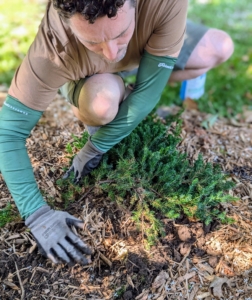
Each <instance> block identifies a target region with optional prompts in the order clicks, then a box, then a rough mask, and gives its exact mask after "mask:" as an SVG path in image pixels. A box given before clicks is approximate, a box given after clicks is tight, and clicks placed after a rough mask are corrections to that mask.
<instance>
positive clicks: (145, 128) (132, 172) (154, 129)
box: [82, 115, 235, 245]
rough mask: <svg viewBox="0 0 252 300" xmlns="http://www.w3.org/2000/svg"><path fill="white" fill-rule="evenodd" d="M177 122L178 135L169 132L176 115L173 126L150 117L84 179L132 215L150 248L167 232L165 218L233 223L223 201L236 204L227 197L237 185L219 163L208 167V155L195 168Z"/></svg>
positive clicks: (177, 118) (105, 156)
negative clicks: (183, 148) (183, 146)
mask: <svg viewBox="0 0 252 300" xmlns="http://www.w3.org/2000/svg"><path fill="white" fill-rule="evenodd" d="M175 119H176V122H177V126H176V127H175V130H174V131H173V134H167V127H168V125H169V124H170V123H171V122H172V121H174V117H173V119H170V122H168V123H167V124H163V123H162V122H161V121H159V120H158V119H155V120H156V121H155V122H154V121H153V116H149V117H147V118H146V119H145V120H144V121H143V122H142V123H141V124H140V125H139V126H138V127H137V128H136V129H135V130H134V131H133V132H132V133H131V134H130V135H129V136H128V137H127V138H125V139H124V140H123V141H122V142H121V143H119V144H118V145H116V146H115V147H114V148H112V149H111V150H110V151H109V152H108V153H107V154H106V155H104V159H103V161H102V163H101V165H100V166H99V168H97V169H96V170H94V171H93V172H92V176H91V177H89V178H88V177H86V178H85V179H84V184H85V185H87V184H89V185H90V184H95V185H96V187H99V188H100V189H101V190H102V191H103V192H105V193H106V194H107V195H108V197H109V198H110V199H111V200H114V201H116V202H117V203H119V204H120V205H123V206H124V207H127V208H128V209H129V210H130V211H131V212H132V218H133V220H134V221H135V222H136V224H137V226H138V227H139V229H140V230H141V231H142V232H143V234H144V236H145V238H146V241H147V243H148V245H153V244H154V243H155V241H156V239H157V238H158V236H160V235H163V234H164V226H163V223H162V219H164V218H169V219H176V218H178V217H179V216H180V215H181V214H183V215H185V216H187V217H189V218H194V219H199V220H201V221H203V222H204V223H206V224H209V223H210V222H211V221H213V220H216V219H217V220H220V221H222V222H227V221H229V219H228V218H227V216H226V214H225V212H223V211H221V208H220V203H222V202H229V201H234V200H235V199H234V197H231V196H230V195H229V194H228V193H227V191H228V190H229V189H231V188H232V187H233V186H234V184H233V183H232V181H230V180H228V178H227V176H226V175H225V174H223V173H222V171H221V169H220V167H219V166H218V165H212V164H210V163H204V161H203V158H202V156H199V158H198V159H197V160H196V161H195V162H194V163H193V164H190V163H189V160H188V159H187V157H186V154H184V153H180V152H179V151H178V150H177V145H178V144H179V142H180V137H179V134H180V132H181V122H182V121H181V119H180V118H179V115H177V116H176V118H175ZM84 135H86V134H85V133H84ZM82 139H83V140H86V139H87V137H85V138H83V137H82Z"/></svg>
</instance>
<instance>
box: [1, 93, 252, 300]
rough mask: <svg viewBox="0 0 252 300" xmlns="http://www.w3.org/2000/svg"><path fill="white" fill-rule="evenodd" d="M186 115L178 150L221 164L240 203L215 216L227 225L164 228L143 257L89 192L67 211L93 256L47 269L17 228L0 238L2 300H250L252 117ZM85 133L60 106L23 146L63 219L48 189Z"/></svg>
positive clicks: (127, 231) (99, 197)
mask: <svg viewBox="0 0 252 300" xmlns="http://www.w3.org/2000/svg"><path fill="white" fill-rule="evenodd" d="M4 92H5V91H2V92H1V93H2V94H1V95H0V105H1V99H4ZM189 106H190V105H189ZM193 108H194V109H192V107H189V108H188V109H187V110H186V111H185V112H184V113H183V114H182V118H183V130H182V142H181V144H180V145H179V150H181V151H182V152H186V153H187V155H188V158H189V159H190V160H191V161H193V160H195V159H196V158H197V157H198V155H199V153H202V154H203V157H204V160H205V161H209V162H213V163H218V164H220V165H221V167H222V169H223V171H224V172H226V173H227V174H230V176H231V178H232V180H234V182H235V183H236V187H235V188H234V189H233V190H232V191H230V193H231V194H232V195H234V196H236V197H238V198H239V199H240V200H239V201H237V202H234V203H232V204H228V205H227V204H226V205H223V209H225V210H226V211H227V213H228V215H229V216H230V217H233V218H234V219H235V223H234V224H229V225H220V224H217V223H216V224H215V223H213V224H211V225H210V226H204V225H203V224H202V223H200V222H199V221H197V220H188V219H184V218H181V219H179V220H176V222H175V221H172V220H168V219H163V222H164V223H165V226H166V236H165V237H163V238H162V239H161V240H160V241H159V243H158V244H157V245H156V246H155V247H152V248H151V249H150V250H146V248H145V247H144V245H143V241H142V236H141V234H140V233H139V232H138V231H137V229H136V227H135V226H134V223H133V222H132V220H131V218H130V214H129V212H128V211H127V210H125V209H122V208H120V207H118V206H117V205H116V204H115V203H112V202H111V201H109V199H108V198H106V196H104V195H103V194H102V193H101V192H100V191H99V190H98V189H97V188H92V187H82V188H81V192H80V193H79V194H78V195H74V196H73V195H72V196H71V197H75V201H74V202H71V201H70V202H69V204H68V206H67V208H66V210H67V211H68V212H70V213H71V214H73V215H75V216H77V217H80V218H83V220H84V221H85V226H84V228H83V230H81V231H78V234H79V235H80V236H81V237H82V238H83V240H84V241H85V242H86V243H88V244H89V245H90V246H92V248H93V249H94V250H95V251H94V255H93V256H92V263H91V264H90V265H88V266H85V267H83V266H80V265H75V266H74V267H72V268H69V267H67V266H66V265H64V264H61V265H54V264H52V263H51V262H50V261H49V260H47V259H45V258H43V257H42V256H41V255H40V254H39V253H38V252H37V248H36V244H35V242H34V240H33V237H32V235H31V234H30V233H29V230H27V228H26V227H25V226H24V223H23V221H22V220H20V219H19V218H17V219H16V220H15V221H13V222H11V223H10V224H7V225H6V226H5V227H4V228H2V229H0V240H1V243H0V299H3V300H5V299H6V300H7V299H34V300H35V299H50V300H51V299H127V300H130V299H136V300H147V299H157V300H162V299H172V300H173V299H174V300H175V299H176V300H179V299H181V300H182V299H187V300H189V299H190V300H193V299H207V300H211V299H237V300H238V299H239V300H240V299H244V300H245V299H246V300H249V299H250V300H251V299H252V233H251V225H252V214H251V210H252V204H251V200H252V112H249V111H246V113H244V115H242V116H240V118H238V119H236V120H227V119H224V118H223V119H220V118H218V119H216V120H214V119H213V116H211V115H207V114H204V113H200V112H199V111H198V110H197V109H195V107H193ZM178 109H179V108H177V107H170V108H164V109H163V111H167V112H168V113H176V111H178ZM213 120H214V122H213ZM203 125H204V126H205V127H203ZM206 128H207V129H206ZM83 130H84V128H83V126H82V124H81V123H79V122H78V121H77V119H76V118H75V117H74V116H73V113H72V111H71V109H70V107H69V105H68V104H67V103H66V102H65V100H64V99H61V98H60V96H58V97H57V98H56V99H55V100H54V101H53V103H52V104H51V105H50V107H49V108H48V109H47V111H46V112H45V113H44V115H43V117H42V118H41V120H40V122H39V124H38V125H37V126H36V127H35V129H34V130H33V132H32V135H31V137H30V138H29V139H28V140H27V147H28V152H29V155H30V158H31V161H32V164H33V167H34V173H35V176H36V179H37V182H38V184H39V187H40V189H41V190H43V192H44V195H45V198H46V200H47V201H48V203H50V204H53V203H54V206H55V207H56V208H57V209H65V203H64V200H63V199H62V188H60V187H59V186H58V185H57V184H56V181H57V180H58V179H59V178H61V176H62V174H63V173H64V170H63V168H64V167H65V168H66V167H68V165H69V159H68V158H67V154H66V152H65V147H66V144H67V143H69V142H70V141H71V140H72V139H73V138H72V133H74V134H75V135H77V136H80V135H81V134H82V132H83ZM69 197H70V196H69ZM8 202H11V204H12V205H13V211H14V212H15V211H16V208H15V205H14V202H13V200H12V198H11V196H10V194H9V192H8V190H7V187H6V185H5V183H4V181H3V179H2V177H1V175H0V208H3V207H5V206H6V204H7V203H8Z"/></svg>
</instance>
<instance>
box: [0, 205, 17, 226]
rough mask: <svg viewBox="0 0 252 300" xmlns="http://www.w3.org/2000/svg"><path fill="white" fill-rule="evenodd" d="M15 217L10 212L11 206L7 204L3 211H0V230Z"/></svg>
mask: <svg viewBox="0 0 252 300" xmlns="http://www.w3.org/2000/svg"><path fill="white" fill-rule="evenodd" d="M15 217H16V216H15V215H14V214H13V212H12V207H11V204H10V203H8V204H7V205H6V206H5V207H4V208H3V209H0V228H1V227H4V226H5V224H7V223H9V222H11V221H13V220H14V218H15Z"/></svg>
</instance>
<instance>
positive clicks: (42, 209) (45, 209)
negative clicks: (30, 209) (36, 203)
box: [25, 205, 51, 227]
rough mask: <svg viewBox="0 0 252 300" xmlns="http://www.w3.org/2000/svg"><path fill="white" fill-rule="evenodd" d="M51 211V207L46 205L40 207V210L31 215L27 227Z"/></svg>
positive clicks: (26, 222)
mask: <svg viewBox="0 0 252 300" xmlns="http://www.w3.org/2000/svg"><path fill="white" fill-rule="evenodd" d="M49 210H51V208H50V206H49V205H44V206H42V207H40V208H39V209H38V210H36V211H35V212H34V213H33V214H31V215H30V216H29V217H28V218H27V219H26V220H25V225H26V226H27V227H29V226H30V224H31V223H33V222H34V221H35V220H37V219H38V218H39V217H40V216H41V215H43V214H45V213H47V212H48V211H49Z"/></svg>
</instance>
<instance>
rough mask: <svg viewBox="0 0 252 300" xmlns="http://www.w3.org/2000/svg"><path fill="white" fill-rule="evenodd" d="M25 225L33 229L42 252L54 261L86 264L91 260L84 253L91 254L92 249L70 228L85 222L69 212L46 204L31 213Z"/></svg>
mask: <svg viewBox="0 0 252 300" xmlns="http://www.w3.org/2000/svg"><path fill="white" fill-rule="evenodd" d="M25 225H26V226H28V227H29V228H30V229H31V232H32V234H33V236H34V238H35V240H36V242H37V244H38V248H39V251H40V252H41V254H43V255H44V256H46V257H48V258H50V259H51V260H52V261H53V262H54V263H58V262H60V261H63V262H66V263H68V264H69V265H73V264H74V263H80V264H84V265H86V264H88V263H90V262H91V261H90V259H87V258H86V257H85V256H84V255H83V253H84V254H87V255H90V254H92V251H91V250H90V249H89V248H88V246H87V245H86V244H84V243H83V241H82V240H81V239H80V238H79V237H77V236H76V235H75V234H74V233H73V232H72V230H71V229H70V226H71V225H73V226H75V227H79V228H82V227H83V222H82V221H81V220H79V219H77V218H75V217H73V216H71V215H70V214H69V213H67V212H63V211H56V210H53V209H51V208H50V207H49V206H48V205H45V206H42V207H41V208H39V209H38V210H36V211H35V212H34V213H33V214H32V215H30V216H29V217H28V218H27V219H26V221H25Z"/></svg>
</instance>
